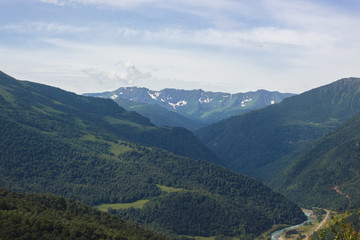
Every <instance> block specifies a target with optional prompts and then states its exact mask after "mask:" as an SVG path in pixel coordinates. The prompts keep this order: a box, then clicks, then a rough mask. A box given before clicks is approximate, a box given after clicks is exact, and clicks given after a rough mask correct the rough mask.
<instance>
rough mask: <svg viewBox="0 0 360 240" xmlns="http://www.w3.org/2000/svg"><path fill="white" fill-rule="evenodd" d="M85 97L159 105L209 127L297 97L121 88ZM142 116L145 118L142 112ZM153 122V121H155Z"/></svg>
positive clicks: (264, 91) (87, 94) (275, 93)
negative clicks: (223, 120)
mask: <svg viewBox="0 0 360 240" xmlns="http://www.w3.org/2000/svg"><path fill="white" fill-rule="evenodd" d="M84 95H85V96H94V97H103V98H111V99H113V100H114V101H115V102H118V103H119V104H120V105H121V104H122V103H121V100H119V99H127V100H131V101H135V102H138V103H146V104H156V105H159V106H161V107H163V108H165V109H167V110H169V111H172V112H176V113H178V114H180V115H182V116H184V117H186V118H188V119H190V120H192V121H193V122H194V123H196V124H197V125H202V126H205V125H209V124H211V123H214V122H217V121H220V120H222V119H225V118H227V117H231V116H234V115H238V114H241V113H244V112H247V111H251V110H255V109H259V108H263V107H265V106H268V105H271V104H275V103H279V102H281V101H282V100H283V99H285V98H287V97H290V96H293V95H294V94H291V93H279V92H270V91H266V90H258V91H256V92H247V93H236V94H230V93H222V92H207V91H203V90H200V89H199V90H179V89H163V90H160V91H154V90H150V89H148V88H139V87H121V88H119V89H117V90H115V91H111V92H104V93H86V94H84ZM136 110H137V109H135V111H136ZM139 113H140V114H142V112H141V111H139ZM149 118H150V119H151V117H149Z"/></svg>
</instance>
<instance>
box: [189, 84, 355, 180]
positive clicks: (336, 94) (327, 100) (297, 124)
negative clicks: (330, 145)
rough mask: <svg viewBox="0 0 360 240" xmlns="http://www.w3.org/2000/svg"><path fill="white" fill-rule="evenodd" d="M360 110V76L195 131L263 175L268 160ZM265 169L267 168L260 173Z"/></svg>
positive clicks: (222, 154)
mask: <svg viewBox="0 0 360 240" xmlns="http://www.w3.org/2000/svg"><path fill="white" fill-rule="evenodd" d="M359 111H360V79H359V78H348V79H342V80H339V81H336V82H334V83H332V84H329V85H326V86H323V87H319V88H316V89H313V90H310V91H308V92H305V93H303V94H300V95H297V96H293V97H290V98H287V99H284V100H283V101H282V102H281V103H279V104H275V105H271V106H268V107H266V108H264V109H260V110H257V111H252V112H249V113H245V114H242V115H239V116H236V117H232V118H229V119H226V120H224V121H221V122H218V123H216V124H213V125H211V126H209V127H205V128H203V129H201V130H199V131H197V132H196V135H197V136H198V137H199V138H200V140H201V141H202V142H203V143H205V145H206V146H208V147H209V148H210V149H211V150H212V151H213V152H214V153H216V155H217V156H218V158H219V159H220V160H221V161H223V162H224V163H225V164H226V165H227V166H228V167H229V168H230V169H233V170H237V171H240V172H242V173H245V174H247V175H250V176H253V177H257V178H260V179H265V177H266V176H264V174H265V175H266V174H267V173H268V172H269V171H268V169H267V168H266V166H268V165H269V164H271V163H273V162H274V161H276V160H278V159H280V158H281V157H283V156H285V155H287V154H289V153H291V152H292V151H294V150H296V149H297V148H299V147H302V146H305V145H306V144H309V143H311V142H312V141H314V140H316V139H318V138H320V137H322V136H324V135H326V134H327V133H329V132H331V131H332V130H334V129H335V128H336V127H338V126H340V125H341V123H343V122H344V121H346V120H348V119H350V118H351V117H352V116H353V115H354V114H355V113H357V112H359ZM259 170H263V171H259Z"/></svg>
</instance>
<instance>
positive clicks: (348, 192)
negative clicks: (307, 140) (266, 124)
mask: <svg viewBox="0 0 360 240" xmlns="http://www.w3.org/2000/svg"><path fill="white" fill-rule="evenodd" d="M359 144H360V115H359V114H357V115H356V116H355V117H353V118H352V119H351V120H349V121H348V122H346V123H345V124H344V125H343V126H341V127H340V128H338V129H336V130H335V131H334V132H332V133H331V134H329V135H327V136H325V137H323V138H321V139H320V140H318V141H317V142H315V143H313V144H312V145H311V146H309V147H308V148H305V149H303V151H302V152H296V153H294V154H291V155H290V156H287V157H286V158H284V159H282V160H281V161H282V162H289V163H290V164H288V167H286V168H285V169H283V170H282V171H279V172H278V174H277V177H276V178H275V179H273V180H272V186H273V187H274V188H276V189H278V190H279V191H280V192H282V193H283V194H285V195H286V196H288V197H289V198H290V199H292V200H294V201H296V202H297V203H299V204H301V205H303V206H319V207H322V208H331V209H346V208H358V207H359V206H360V189H359V186H360V162H359V159H360V147H359ZM280 165H281V164H280Z"/></svg>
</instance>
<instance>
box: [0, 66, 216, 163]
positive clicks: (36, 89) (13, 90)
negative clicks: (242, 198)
mask: <svg viewBox="0 0 360 240" xmlns="http://www.w3.org/2000/svg"><path fill="white" fill-rule="evenodd" d="M0 88H1V89H0V91H1V92H0V93H1V95H0V103H1V105H0V108H2V109H3V110H2V112H1V115H2V116H3V117H2V119H6V118H8V117H12V118H14V119H16V121H17V123H19V124H25V125H31V126H33V127H38V128H39V129H41V130H42V131H46V132H53V131H58V133H59V134H62V135H66V134H69V136H71V137H73V136H74V137H75V136H76V137H79V136H81V135H83V132H84V131H92V132H94V133H95V132H96V134H101V135H107V136H111V135H116V137H117V138H119V139H122V140H127V141H131V142H136V143H140V144H143V145H146V146H155V147H159V148H163V149H166V150H169V151H171V152H174V153H176V154H178V155H182V156H187V157H192V158H196V159H202V160H206V161H209V162H216V163H219V161H218V160H217V159H216V157H215V155H214V154H212V153H211V152H210V151H209V149H207V147H205V146H204V145H203V144H202V143H201V142H200V141H199V140H198V139H197V138H196V137H195V136H194V135H193V133H192V132H190V131H187V130H185V129H182V128H170V127H161V128H160V127H155V126H154V125H153V124H152V123H150V121H149V120H148V119H147V118H145V117H143V116H141V115H139V114H137V113H135V112H128V111H126V110H124V109H123V108H121V107H119V106H118V105H117V104H116V103H114V102H113V101H111V100H107V99H97V98H90V97H83V96H78V95H76V94H73V93H70V92H66V91H63V90H61V89H58V88H54V87H49V86H46V85H41V84H36V83H32V82H26V81H17V80H15V79H14V78H12V77H10V76H8V75H6V74H4V73H1V72H0ZM20 116H21V117H20ZM64 126H66V127H64ZM52 128H55V129H52ZM60 129H61V131H60ZM64 131H65V132H64ZM96 134H95V135H96Z"/></svg>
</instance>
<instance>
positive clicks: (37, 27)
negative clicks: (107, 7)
mask: <svg viewBox="0 0 360 240" xmlns="http://www.w3.org/2000/svg"><path fill="white" fill-rule="evenodd" d="M0 29H5V30H11V31H15V32H21V33H34V32H45V33H78V32H85V31H88V30H89V28H88V27H78V26H74V25H68V24H62V23H55V22H53V23H48V22H21V23H16V24H7V25H5V26H3V27H1V28H0Z"/></svg>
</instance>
